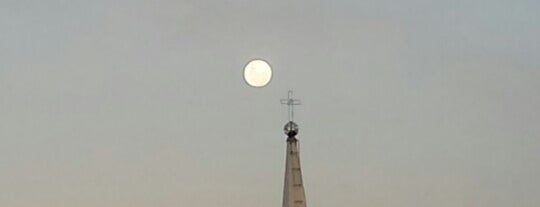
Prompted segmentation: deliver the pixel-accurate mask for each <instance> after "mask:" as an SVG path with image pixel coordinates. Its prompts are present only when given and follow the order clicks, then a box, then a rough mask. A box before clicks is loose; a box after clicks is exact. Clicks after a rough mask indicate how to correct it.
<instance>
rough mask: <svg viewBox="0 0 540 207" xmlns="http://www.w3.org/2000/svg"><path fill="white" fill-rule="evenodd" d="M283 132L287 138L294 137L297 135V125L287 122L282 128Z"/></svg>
mask: <svg viewBox="0 0 540 207" xmlns="http://www.w3.org/2000/svg"><path fill="white" fill-rule="evenodd" d="M283 132H285V134H286V135H287V136H289V137H294V136H295V135H297V134H298V124H296V123H294V122H293V121H289V122H287V124H285V126H284V127H283Z"/></svg>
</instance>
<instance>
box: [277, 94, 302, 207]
mask: <svg viewBox="0 0 540 207" xmlns="http://www.w3.org/2000/svg"><path fill="white" fill-rule="evenodd" d="M281 103H282V104H287V105H288V106H289V122H287V123H286V124H285V126H284V129H283V130H284V132H285V134H286V135H287V151H286V161H285V184H284V187H283V207H306V195H305V192H304V183H303V181H302V170H301V168H300V150H299V147H298V139H297V138H296V135H297V134H298V125H297V124H296V123H294V121H293V111H292V106H293V105H299V104H300V101H299V100H296V99H292V91H289V96H288V99H282V100H281Z"/></svg>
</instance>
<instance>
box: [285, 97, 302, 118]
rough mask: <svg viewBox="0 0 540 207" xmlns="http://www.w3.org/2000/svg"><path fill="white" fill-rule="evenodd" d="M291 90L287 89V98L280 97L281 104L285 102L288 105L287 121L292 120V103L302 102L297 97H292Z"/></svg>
mask: <svg viewBox="0 0 540 207" xmlns="http://www.w3.org/2000/svg"><path fill="white" fill-rule="evenodd" d="M292 94H293V92H292V91H291V90H289V94H288V96H287V99H281V104H286V105H287V106H288V107H289V121H293V120H294V109H293V106H294V105H300V104H302V102H301V101H300V100H299V99H293V98H292Z"/></svg>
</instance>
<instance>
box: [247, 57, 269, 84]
mask: <svg viewBox="0 0 540 207" xmlns="http://www.w3.org/2000/svg"><path fill="white" fill-rule="evenodd" d="M271 79H272V68H271V67H270V64H268V63H267V62H266V61H264V60H261V59H255V60H251V61H249V62H248V64H247V65H246V67H244V80H246V83H247V84H248V85H250V86H252V87H264V86H266V85H268V83H269V82H270V80H271Z"/></svg>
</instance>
